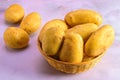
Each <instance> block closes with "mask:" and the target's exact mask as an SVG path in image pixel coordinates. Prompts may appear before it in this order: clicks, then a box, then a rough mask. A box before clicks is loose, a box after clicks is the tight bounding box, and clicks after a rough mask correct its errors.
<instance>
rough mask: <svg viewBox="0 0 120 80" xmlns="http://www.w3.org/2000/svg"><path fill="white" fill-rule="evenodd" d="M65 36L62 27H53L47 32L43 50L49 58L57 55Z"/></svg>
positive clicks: (43, 40) (44, 37) (43, 41)
mask: <svg viewBox="0 0 120 80" xmlns="http://www.w3.org/2000/svg"><path fill="white" fill-rule="evenodd" d="M63 36H64V31H63V30H61V29H60V27H51V28H49V29H47V30H46V32H45V33H44V36H43V39H42V49H43V51H44V52H45V53H46V54H47V55H48V56H54V55H56V54H57V52H58V50H59V48H60V46H61V43H62V40H63Z"/></svg>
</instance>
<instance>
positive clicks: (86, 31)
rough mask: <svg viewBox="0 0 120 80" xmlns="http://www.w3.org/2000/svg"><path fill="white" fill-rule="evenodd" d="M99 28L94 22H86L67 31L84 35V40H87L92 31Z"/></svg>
mask: <svg viewBox="0 0 120 80" xmlns="http://www.w3.org/2000/svg"><path fill="white" fill-rule="evenodd" d="M97 29H98V26H97V25H96V24H94V23H86V24H81V25H76V26H74V27H72V28H70V29H68V30H67V32H75V33H78V34H80V35H81V36H82V38H83V40H84V42H86V41H87V39H88V38H89V36H90V35H91V33H93V32H94V31H96V30H97Z"/></svg>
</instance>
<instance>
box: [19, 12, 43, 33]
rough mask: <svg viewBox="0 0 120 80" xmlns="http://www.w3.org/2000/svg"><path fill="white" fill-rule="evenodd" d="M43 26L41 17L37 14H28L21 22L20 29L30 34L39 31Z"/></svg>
mask: <svg viewBox="0 0 120 80" xmlns="http://www.w3.org/2000/svg"><path fill="white" fill-rule="evenodd" d="M40 25H41V16H40V14H39V13H37V12H32V13H30V14H28V15H27V16H26V17H25V18H24V19H23V20H22V22H21V24H20V28H21V29H23V30H25V31H26V32H27V33H28V34H32V33H33V32H35V31H37V30H38V29H39V27H40Z"/></svg>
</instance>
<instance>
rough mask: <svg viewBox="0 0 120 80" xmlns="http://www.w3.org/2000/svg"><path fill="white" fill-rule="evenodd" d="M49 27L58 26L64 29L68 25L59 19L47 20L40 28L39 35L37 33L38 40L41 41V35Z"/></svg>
mask: <svg viewBox="0 0 120 80" xmlns="http://www.w3.org/2000/svg"><path fill="white" fill-rule="evenodd" d="M51 27H59V28H60V29H62V30H63V31H66V30H67V28H68V26H67V24H66V23H65V22H64V21H63V20H61V19H53V20H51V21H48V22H47V23H46V24H45V25H44V26H43V28H42V30H41V32H40V35H39V40H40V41H42V38H43V35H44V33H45V32H46V30H47V29H49V28H51Z"/></svg>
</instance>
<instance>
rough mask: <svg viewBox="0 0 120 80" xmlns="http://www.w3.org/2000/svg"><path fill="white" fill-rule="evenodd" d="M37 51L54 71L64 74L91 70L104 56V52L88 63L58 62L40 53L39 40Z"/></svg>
mask: <svg viewBox="0 0 120 80" xmlns="http://www.w3.org/2000/svg"><path fill="white" fill-rule="evenodd" d="M38 49H39V50H40V52H41V54H42V55H43V56H44V58H45V59H46V60H47V62H48V63H49V64H50V65H51V66H52V67H54V68H55V69H56V70H59V71H62V72H65V73H80V72H83V71H87V70H89V69H90V68H92V67H93V66H94V65H95V64H96V63H97V62H99V61H100V59H101V57H102V56H103V55H104V54H105V52H104V53H102V54H101V55H99V56H97V57H95V58H93V59H92V60H90V61H86V62H81V63H77V64H76V63H75V64H74V63H68V62H63V61H59V60H56V59H53V58H51V57H49V56H47V55H46V53H45V52H43V51H42V48H41V43H40V42H39V40H38Z"/></svg>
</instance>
